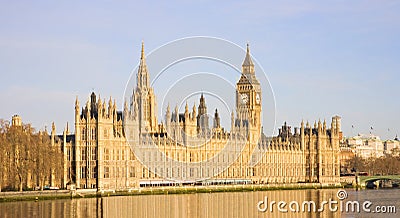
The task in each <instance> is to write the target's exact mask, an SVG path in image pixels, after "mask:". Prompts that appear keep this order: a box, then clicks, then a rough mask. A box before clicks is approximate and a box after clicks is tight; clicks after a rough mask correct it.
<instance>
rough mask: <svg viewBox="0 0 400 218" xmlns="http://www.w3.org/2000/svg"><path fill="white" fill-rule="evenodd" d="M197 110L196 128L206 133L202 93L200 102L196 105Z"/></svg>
mask: <svg viewBox="0 0 400 218" xmlns="http://www.w3.org/2000/svg"><path fill="white" fill-rule="evenodd" d="M198 111H199V114H198V115H197V128H198V130H199V132H204V133H206V132H207V130H208V129H209V127H208V114H207V105H206V100H205V98H204V96H203V94H201V97H200V104H199V107H198Z"/></svg>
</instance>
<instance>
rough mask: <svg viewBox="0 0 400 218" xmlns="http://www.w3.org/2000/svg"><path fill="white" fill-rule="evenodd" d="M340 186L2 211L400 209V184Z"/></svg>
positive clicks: (185, 213)
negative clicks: (368, 187)
mask: <svg viewBox="0 0 400 218" xmlns="http://www.w3.org/2000/svg"><path fill="white" fill-rule="evenodd" d="M338 191H339V189H307V190H279V191H258V192H224V193H196V194H174V195H141V196H117V197H103V198H81V199H72V200H71V199H62V200H47V201H38V202H33V201H23V202H8V203H1V204H0V217H118V218H122V217H190V218H192V217H398V214H399V213H400V212H399V211H397V210H400V189H378V190H361V191H355V190H352V189H346V190H345V192H342V193H341V194H344V195H342V196H340V198H339V196H338ZM348 202H350V203H348ZM355 202H358V203H357V204H359V212H357V205H356V203H355ZM369 202H370V203H369ZM314 203H315V207H314ZM346 205H347V207H346ZM353 206H354V207H353ZM346 208H347V209H348V210H347V211H346ZM393 208H394V209H393ZM383 211H385V213H384V212H383ZM396 215H397V216H396Z"/></svg>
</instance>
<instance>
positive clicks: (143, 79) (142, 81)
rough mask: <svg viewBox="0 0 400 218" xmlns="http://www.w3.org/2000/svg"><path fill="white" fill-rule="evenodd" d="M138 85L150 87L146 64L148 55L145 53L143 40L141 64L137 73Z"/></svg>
mask: <svg viewBox="0 0 400 218" xmlns="http://www.w3.org/2000/svg"><path fill="white" fill-rule="evenodd" d="M137 87H138V88H140V89H141V88H145V87H150V79H149V72H148V70H147V65H146V56H145V55H144V42H143V41H142V51H141V54H140V65H139V69H138V73H137Z"/></svg>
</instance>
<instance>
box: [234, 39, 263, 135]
mask: <svg viewBox="0 0 400 218" xmlns="http://www.w3.org/2000/svg"><path fill="white" fill-rule="evenodd" d="M236 112H237V118H238V119H241V120H243V121H244V122H245V123H247V124H248V125H249V129H250V130H251V131H252V132H254V133H256V132H258V133H260V131H261V88H260V82H259V81H258V79H257V77H256V74H255V70H254V63H253V60H252V59H251V55H250V47H249V44H247V48H246V56H245V58H244V61H243V64H242V74H241V76H240V79H239V81H238V82H237V83H236Z"/></svg>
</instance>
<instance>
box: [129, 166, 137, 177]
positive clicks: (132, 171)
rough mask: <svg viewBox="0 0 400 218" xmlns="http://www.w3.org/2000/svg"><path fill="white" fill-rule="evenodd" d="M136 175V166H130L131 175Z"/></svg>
mask: <svg viewBox="0 0 400 218" xmlns="http://www.w3.org/2000/svg"><path fill="white" fill-rule="evenodd" d="M135 176H136V173H135V167H130V171H129V177H135Z"/></svg>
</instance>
